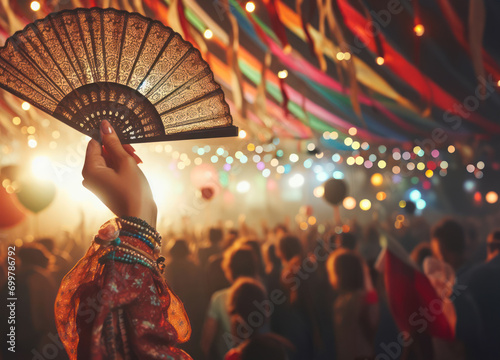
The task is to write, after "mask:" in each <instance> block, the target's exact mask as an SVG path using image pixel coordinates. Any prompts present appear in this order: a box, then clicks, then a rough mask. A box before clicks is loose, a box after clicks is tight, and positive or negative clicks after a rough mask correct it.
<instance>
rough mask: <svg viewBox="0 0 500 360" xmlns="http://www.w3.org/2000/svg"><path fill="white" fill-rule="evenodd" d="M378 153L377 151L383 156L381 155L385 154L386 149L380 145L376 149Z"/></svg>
mask: <svg viewBox="0 0 500 360" xmlns="http://www.w3.org/2000/svg"><path fill="white" fill-rule="evenodd" d="M378 151H379V152H380V153H381V154H383V153H385V152H386V151H387V147H385V145H380V146H379V147H378Z"/></svg>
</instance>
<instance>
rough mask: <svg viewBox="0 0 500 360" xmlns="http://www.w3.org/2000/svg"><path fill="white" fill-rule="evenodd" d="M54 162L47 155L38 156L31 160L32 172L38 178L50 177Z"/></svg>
mask: <svg viewBox="0 0 500 360" xmlns="http://www.w3.org/2000/svg"><path fill="white" fill-rule="evenodd" d="M51 169H52V164H51V162H50V159H49V158H48V157H46V156H37V157H36V158H34V159H33V161H32V162H31V172H32V173H33V175H34V176H35V177H36V178H38V179H48V178H50V175H51Z"/></svg>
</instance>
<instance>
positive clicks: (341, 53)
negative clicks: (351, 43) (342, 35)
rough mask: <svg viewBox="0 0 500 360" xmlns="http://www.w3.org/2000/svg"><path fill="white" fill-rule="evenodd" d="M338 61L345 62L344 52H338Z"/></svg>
mask: <svg viewBox="0 0 500 360" xmlns="http://www.w3.org/2000/svg"><path fill="white" fill-rule="evenodd" d="M337 60H339V61H340V60H344V53H343V52H338V53H337Z"/></svg>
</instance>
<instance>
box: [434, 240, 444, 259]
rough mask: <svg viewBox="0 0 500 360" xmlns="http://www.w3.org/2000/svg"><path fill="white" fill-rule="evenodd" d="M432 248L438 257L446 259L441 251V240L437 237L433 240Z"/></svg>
mask: <svg viewBox="0 0 500 360" xmlns="http://www.w3.org/2000/svg"><path fill="white" fill-rule="evenodd" d="M431 250H432V253H433V254H434V256H435V257H436V258H437V259H439V260H441V261H444V258H443V254H442V252H441V247H440V246H439V241H438V240H437V239H432V240H431Z"/></svg>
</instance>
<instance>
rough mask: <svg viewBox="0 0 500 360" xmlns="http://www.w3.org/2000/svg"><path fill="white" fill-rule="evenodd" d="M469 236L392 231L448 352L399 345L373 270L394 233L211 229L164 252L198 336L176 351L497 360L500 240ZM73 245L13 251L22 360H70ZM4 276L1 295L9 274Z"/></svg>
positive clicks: (417, 342)
mask: <svg viewBox="0 0 500 360" xmlns="http://www.w3.org/2000/svg"><path fill="white" fill-rule="evenodd" d="M470 229H471V227H466V228H464V227H463V226H462V225H461V224H460V223H459V222H457V221H455V220H453V219H450V218H446V219H443V220H442V221H440V222H439V223H437V224H435V225H434V227H432V228H429V227H428V226H427V225H426V223H425V221H423V220H422V218H417V217H415V218H413V219H411V220H408V219H406V220H405V224H404V225H403V226H401V227H399V229H394V227H392V230H390V232H391V234H390V236H393V237H394V238H395V239H396V241H397V242H398V243H399V244H400V245H401V246H402V247H403V248H405V249H406V251H407V252H408V254H410V256H409V258H411V259H412V260H411V261H413V264H414V266H416V267H417V268H418V269H419V270H420V271H421V272H422V273H426V274H428V275H429V278H430V279H431V282H432V283H433V285H436V284H437V285H436V289H437V290H439V289H440V290H443V291H444V293H445V294H444V295H443V291H440V296H442V301H443V311H448V312H449V314H448V313H447V314H446V315H447V318H448V319H450V323H452V324H453V326H454V332H455V337H454V339H453V340H449V339H448V340H443V339H439V338H436V337H435V336H432V334H429V333H427V332H425V331H423V332H418V333H417V332H415V333H413V334H406V335H404V333H402V332H401V329H400V328H398V326H397V325H396V323H397V322H396V321H395V319H394V318H393V312H392V309H391V304H390V301H389V299H388V298H387V293H386V291H385V287H386V286H387V281H390V279H389V278H388V277H387V276H384V275H385V274H384V270H383V269H382V270H381V268H380V267H379V266H378V264H377V259H378V258H380V255H381V253H382V248H383V247H381V233H382V232H385V231H387V230H388V229H386V228H384V227H383V226H380V225H379V224H376V223H373V224H370V225H367V226H365V227H364V228H362V227H361V226H359V225H357V224H356V223H351V224H349V225H344V226H337V227H333V226H331V227H330V228H329V227H326V228H325V229H324V231H323V232H322V233H320V232H318V228H317V227H310V228H309V230H308V231H302V230H296V229H291V228H289V226H287V225H284V224H280V225H277V226H275V227H274V228H273V229H268V228H266V227H264V228H263V229H262V230H261V229H258V230H257V229H255V228H251V227H249V226H245V225H244V224H242V225H241V226H240V227H239V228H238V229H222V228H218V227H210V228H207V229H206V231H204V235H205V237H204V238H201V239H200V238H198V237H196V236H194V234H193V233H188V232H186V233H184V234H179V235H182V236H179V237H172V238H171V239H168V241H165V242H164V249H163V253H164V255H165V256H166V258H167V261H166V266H165V270H164V276H165V279H166V281H167V283H168V285H169V286H170V288H171V289H172V290H173V291H174V293H176V294H177V296H178V297H179V298H180V299H181V300H182V302H183V303H184V307H185V310H186V312H187V314H188V316H189V320H190V322H191V327H192V334H191V338H190V340H189V341H188V342H186V343H184V344H181V345H180V347H181V348H182V349H183V350H185V351H186V352H187V353H188V354H190V355H191V356H192V357H193V358H194V359H213V360H223V359H227V360H233V359H274V360H276V359H290V360H295V359H297V360H306V359H338V360H361V359H377V360H382V359H422V360H423V359H425V360H429V359H436V360H440V359H443V360H445V359H481V360H483V359H486V360H488V359H492V360H493V359H499V358H500V342H499V341H498V339H500V307H499V306H498V304H500V281H499V280H498V279H500V231H492V232H491V233H490V234H489V235H488V236H487V239H486V240H485V241H480V239H478V237H480V236H481V235H480V234H479V233H477V232H474V231H471V230H470ZM66 245H67V244H61V243H58V244H56V243H55V242H54V241H53V240H51V239H38V240H35V241H33V242H30V243H25V244H24V245H23V246H21V247H19V248H18V251H17V254H16V256H17V257H18V270H17V279H16V283H17V293H18V299H19V303H18V310H17V313H18V314H19V317H18V328H20V329H21V328H22V329H23V330H22V331H19V332H18V334H19V336H18V339H17V342H18V349H19V351H20V352H18V356H19V357H18V358H19V359H21V358H22V359H28V358H29V359H31V358H33V359H46V358H51V359H66V358H67V357H66V356H67V355H66V353H65V351H64V350H63V349H62V347H60V346H58V345H59V343H58V341H57V335H56V334H57V332H56V329H55V324H54V315H53V308H54V300H55V297H56V294H57V289H58V284H59V283H60V282H61V279H62V278H63V276H64V274H65V273H66V272H67V271H68V270H69V269H70V268H71V267H72V266H73V265H74V264H75V263H76V261H77V260H78V259H79V257H81V256H82V254H83V251H84V249H83V247H82V248H80V247H79V246H71V249H70V251H67V250H68V247H67V246H66ZM382 245H383V244H382ZM82 246H83V245H82ZM62 248H66V250H61V249H62ZM3 250H5V249H3ZM2 256H5V254H2ZM429 259H432V262H430V261H429ZM379 262H380V259H379ZM2 264H3V265H5V264H6V261H3V260H2ZM436 266H437V267H438V269H439V271H438V272H436V273H434V274H433V275H432V276H431V274H430V273H429V268H430V267H433V269H436ZM0 274H1V287H2V288H3V290H2V293H5V292H6V286H5V283H6V271H5V269H4V268H1V270H0ZM436 274H437V276H436ZM455 288H458V289H459V295H458V296H453V294H454V291H453V289H455ZM3 298H6V296H3ZM450 304H451V305H450ZM415 310H418V309H415ZM448 315H449V316H448ZM408 321H411V320H410V319H409V320H408ZM429 321H432V320H431V319H429ZM2 326H5V324H2ZM402 334H403V335H402ZM402 336H403V337H404V336H406V338H407V339H411V341H401V337H402ZM398 344H399V345H398ZM396 345H397V346H396ZM3 349H5V347H3ZM56 350H57V351H56ZM4 351H5V350H4ZM3 355H4V356H5V358H8V357H7V353H4V354H3Z"/></svg>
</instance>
